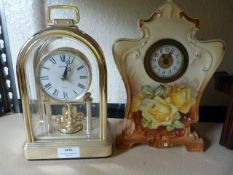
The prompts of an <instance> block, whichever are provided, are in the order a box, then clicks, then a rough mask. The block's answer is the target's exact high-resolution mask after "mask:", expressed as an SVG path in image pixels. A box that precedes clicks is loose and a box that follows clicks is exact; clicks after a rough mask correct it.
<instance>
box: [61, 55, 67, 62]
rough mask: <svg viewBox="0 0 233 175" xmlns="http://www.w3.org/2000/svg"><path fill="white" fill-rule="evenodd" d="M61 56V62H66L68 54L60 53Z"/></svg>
mask: <svg viewBox="0 0 233 175" xmlns="http://www.w3.org/2000/svg"><path fill="white" fill-rule="evenodd" d="M60 58H61V62H65V61H66V56H65V55H64V54H62V55H60Z"/></svg>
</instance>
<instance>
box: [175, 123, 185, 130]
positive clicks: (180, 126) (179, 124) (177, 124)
mask: <svg viewBox="0 0 233 175" xmlns="http://www.w3.org/2000/svg"><path fill="white" fill-rule="evenodd" d="M184 126H185V125H184V124H183V123H182V122H181V121H175V122H174V127H175V128H178V129H181V128H184Z"/></svg>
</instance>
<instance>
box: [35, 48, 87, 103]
mask: <svg viewBox="0 0 233 175" xmlns="http://www.w3.org/2000/svg"><path fill="white" fill-rule="evenodd" d="M38 79H39V83H40V85H41V88H42V90H43V91H44V92H45V93H46V94H47V95H48V96H50V97H51V98H53V99H56V100H67V101H70V100H75V99H78V98H80V97H81V96H82V95H83V94H84V93H85V92H86V91H87V90H88V88H89V85H90V82H91V70H90V66H89V63H88V62H87V59H86V57H85V56H84V55H83V54H82V53H80V52H78V51H73V50H69V49H64V50H56V51H54V52H53V53H51V54H49V55H47V56H46V57H45V58H44V59H43V60H42V62H41V64H40V66H39V73H38Z"/></svg>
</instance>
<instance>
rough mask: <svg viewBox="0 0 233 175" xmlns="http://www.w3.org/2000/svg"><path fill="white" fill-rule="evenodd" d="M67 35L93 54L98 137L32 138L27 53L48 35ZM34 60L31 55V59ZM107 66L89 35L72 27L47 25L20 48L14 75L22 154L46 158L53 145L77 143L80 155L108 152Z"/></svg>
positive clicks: (109, 153)
mask: <svg viewBox="0 0 233 175" xmlns="http://www.w3.org/2000/svg"><path fill="white" fill-rule="evenodd" d="M58 36H61V37H67V38H72V39H75V40H79V41H81V42H83V43H84V44H85V45H86V46H87V47H88V48H89V49H90V50H91V51H92V53H93V54H94V56H95V58H96V62H97V65H98V68H99V98H100V99H99V100H100V104H99V114H100V116H99V125H100V130H99V132H100V133H99V136H100V138H99V139H98V140H95V141H93V145H91V144H90V143H88V144H85V142H83V141H82V140H81V141H77V140H75V141H72V140H66V142H64V141H63V142H61V141H60V142H59V141H54V142H51V141H49V142H40V140H36V139H35V137H34V133H33V126H32V120H31V108H30V104H29V98H28V97H29V95H28V91H27V81H26V71H25V64H26V63H27V59H28V54H29V53H30V51H31V49H33V48H34V47H35V46H36V45H37V44H38V43H40V42H41V41H43V40H46V39H48V38H53V37H58ZM34 59H35V58H34ZM106 75H107V69H106V64H105V59H104V55H103V52H102V50H101V48H100V47H99V45H98V44H97V42H96V41H94V39H92V38H91V37H90V36H89V35H87V34H85V33H83V32H82V31H80V30H78V29H77V28H75V27H50V28H47V29H45V30H43V31H41V32H39V33H37V34H35V35H34V36H33V37H32V38H31V39H29V40H28V41H27V43H26V44H25V45H24V46H23V48H22V49H21V51H20V53H19V56H18V61H17V76H18V83H19V89H20V94H21V99H22V107H23V115H24V124H25V128H26V138H27V139H26V143H25V144H24V153H25V157H26V158H27V159H48V158H58V155H57V153H56V148H57V147H58V146H79V147H80V157H105V156H109V155H111V152H112V151H111V150H112V146H111V141H110V140H111V138H110V136H109V135H108V133H109V132H108V126H107V76H106Z"/></svg>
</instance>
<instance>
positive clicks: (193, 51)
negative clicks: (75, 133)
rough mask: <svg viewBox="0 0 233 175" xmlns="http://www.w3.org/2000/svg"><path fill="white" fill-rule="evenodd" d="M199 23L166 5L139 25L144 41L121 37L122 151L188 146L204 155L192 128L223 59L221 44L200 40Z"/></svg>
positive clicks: (117, 52) (117, 50) (118, 59)
mask: <svg viewBox="0 0 233 175" xmlns="http://www.w3.org/2000/svg"><path fill="white" fill-rule="evenodd" d="M198 27H199V20H197V19H193V18H191V17H189V16H188V15H187V14H186V13H185V12H183V11H182V10H181V8H180V7H179V6H178V5H177V4H176V3H174V2H172V1H168V2H166V3H165V4H164V5H162V6H161V7H160V8H158V9H157V10H156V12H155V13H154V14H153V15H152V16H151V17H150V18H149V19H147V20H141V21H140V29H141V30H142V33H143V35H142V37H141V38H140V39H120V40H118V41H117V42H116V43H115V44H114V46H113V54H114V58H115V62H116V64H117V67H118V69H119V71H120V73H121V75H122V78H123V80H124V83H125V87H126V91H127V104H126V108H125V120H124V125H123V131H122V132H121V133H120V134H119V135H118V136H117V140H116V142H117V144H118V146H120V147H124V148H130V147H132V146H133V145H135V144H140V143H143V144H149V145H151V146H154V147H171V146H175V145H184V146H185V147H186V149H187V150H188V151H203V149H204V142H203V139H202V138H200V137H199V136H198V134H197V133H196V132H195V131H194V130H193V129H192V128H191V126H192V124H193V123H195V122H197V121H198V118H199V117H198V109H199V103H200V99H201V96H202V93H203V91H204V88H205V87H206V85H207V83H208V81H209V80H210V78H211V76H212V75H213V73H214V71H215V70H216V68H217V67H218V65H219V64H220V62H221V60H222V58H223V55H224V43H223V42H222V41H219V40H212V41H199V40H198V39H197V38H196V37H195V34H196V32H197V31H198Z"/></svg>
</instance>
